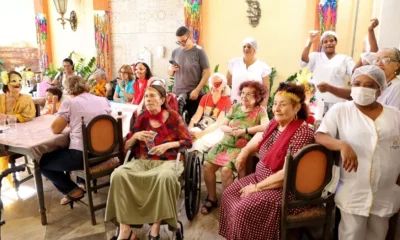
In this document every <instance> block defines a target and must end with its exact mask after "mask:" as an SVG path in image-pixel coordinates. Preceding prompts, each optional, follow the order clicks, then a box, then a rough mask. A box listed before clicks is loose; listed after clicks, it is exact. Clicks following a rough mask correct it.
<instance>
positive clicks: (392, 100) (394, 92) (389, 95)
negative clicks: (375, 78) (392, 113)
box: [377, 78, 400, 110]
mask: <svg viewBox="0 0 400 240" xmlns="http://www.w3.org/2000/svg"><path fill="white" fill-rule="evenodd" d="M377 101H378V102H380V103H382V104H385V105H388V106H392V107H395V108H397V109H398V110H400V79H399V78H395V79H393V80H392V81H391V82H390V83H389V84H388V87H387V88H386V89H385V91H383V93H382V95H381V96H379V98H378V100H377Z"/></svg>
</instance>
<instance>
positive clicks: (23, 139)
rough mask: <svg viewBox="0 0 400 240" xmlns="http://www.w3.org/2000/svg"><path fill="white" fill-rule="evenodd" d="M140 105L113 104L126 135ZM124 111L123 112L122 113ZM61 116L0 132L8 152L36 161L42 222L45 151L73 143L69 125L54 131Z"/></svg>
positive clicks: (45, 220) (115, 113)
mask: <svg viewBox="0 0 400 240" xmlns="http://www.w3.org/2000/svg"><path fill="white" fill-rule="evenodd" d="M136 108H137V105H131V104H119V103H111V109H112V113H111V115H112V116H114V117H115V118H117V117H121V118H122V129H123V136H126V134H127V133H128V132H129V130H130V119H131V116H132V113H133V112H134V111H135V110H136ZM118 111H122V115H121V116H119V115H118ZM55 118H57V115H43V116H39V117H37V118H34V119H33V120H32V121H29V122H26V123H17V129H16V130H14V131H10V130H5V131H4V132H3V133H0V145H3V146H5V147H6V150H7V151H8V152H13V153H18V154H23V155H26V156H28V157H29V158H31V159H32V160H33V168H34V173H33V174H34V179H35V185H36V194H37V196H38V200H39V211H40V215H41V222H42V225H46V224H47V217H46V209H45V207H44V206H45V205H44V192H43V182H42V176H41V172H40V167H39V163H40V159H41V157H42V156H43V154H45V153H48V152H52V151H55V150H57V149H60V148H66V147H68V146H69V131H70V130H69V128H68V127H67V128H66V129H64V131H63V132H62V133H61V134H54V133H53V132H52V131H51V128H50V126H51V124H52V122H53V121H54V119H55Z"/></svg>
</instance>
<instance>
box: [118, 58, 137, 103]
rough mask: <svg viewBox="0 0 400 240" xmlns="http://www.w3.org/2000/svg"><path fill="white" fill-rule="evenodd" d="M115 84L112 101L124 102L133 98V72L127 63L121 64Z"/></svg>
mask: <svg viewBox="0 0 400 240" xmlns="http://www.w3.org/2000/svg"><path fill="white" fill-rule="evenodd" d="M118 73H119V78H117V81H118V83H117V86H116V88H115V93H114V101H116V102H121V103H126V102H131V101H132V99H133V93H134V91H133V72H132V68H131V66H129V65H122V67H121V68H120V69H119V71H118Z"/></svg>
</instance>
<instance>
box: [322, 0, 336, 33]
mask: <svg viewBox="0 0 400 240" xmlns="http://www.w3.org/2000/svg"><path fill="white" fill-rule="evenodd" d="M337 4H338V3H337V0H320V2H319V4H318V17H319V25H320V30H321V34H322V33H324V32H325V31H327V30H331V31H335V30H336V20H337V9H338V5H337Z"/></svg>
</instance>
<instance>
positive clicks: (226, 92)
mask: <svg viewBox="0 0 400 240" xmlns="http://www.w3.org/2000/svg"><path fill="white" fill-rule="evenodd" d="M214 78H218V79H221V80H222V84H223V85H224V86H225V88H224V90H223V91H222V94H221V95H222V96H229V95H231V89H230V88H229V86H228V79H226V76H225V75H224V74H222V73H219V72H216V73H213V74H211V76H210V77H209V78H208V86H209V87H210V89H211V88H212V87H213V79H214Z"/></svg>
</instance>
